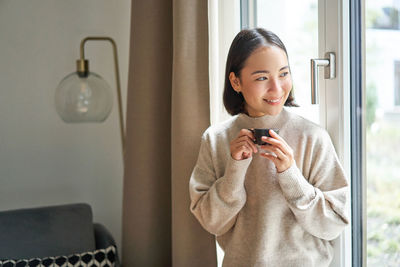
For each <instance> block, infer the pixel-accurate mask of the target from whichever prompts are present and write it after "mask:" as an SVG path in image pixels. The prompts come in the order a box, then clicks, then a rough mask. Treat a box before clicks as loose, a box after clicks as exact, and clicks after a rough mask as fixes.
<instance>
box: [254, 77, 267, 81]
mask: <svg viewBox="0 0 400 267" xmlns="http://www.w3.org/2000/svg"><path fill="white" fill-rule="evenodd" d="M256 80H257V81H265V80H267V77H260V78H257V79H256Z"/></svg>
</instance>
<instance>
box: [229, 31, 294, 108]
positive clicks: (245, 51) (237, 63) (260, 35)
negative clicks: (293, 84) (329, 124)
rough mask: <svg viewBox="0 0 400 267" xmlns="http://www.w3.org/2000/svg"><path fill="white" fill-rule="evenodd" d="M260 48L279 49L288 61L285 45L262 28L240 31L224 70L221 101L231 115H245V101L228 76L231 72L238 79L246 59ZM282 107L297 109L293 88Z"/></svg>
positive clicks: (233, 42) (230, 50)
mask: <svg viewBox="0 0 400 267" xmlns="http://www.w3.org/2000/svg"><path fill="white" fill-rule="evenodd" d="M260 46H276V47H279V48H280V49H282V50H283V51H284V52H285V54H286V57H287V58H288V60H289V57H288V53H287V51H286V47H285V45H284V44H283V42H282V41H281V39H279V37H278V36H277V35H276V34H274V33H273V32H271V31H268V30H265V29H262V28H256V29H246V30H242V31H240V32H239V33H238V34H237V35H236V37H235V39H233V41H232V44H231V47H230V49H229V53H228V59H227V60H226V68H225V86H224V95H223V100H224V106H225V108H226V110H227V111H228V112H229V114H231V115H236V114H239V113H245V109H244V104H245V100H244V97H243V95H242V94H238V93H237V92H236V91H235V90H233V88H232V85H231V82H230V80H229V74H230V73H231V72H233V73H234V74H235V75H236V76H237V77H240V72H241V71H242V69H243V67H244V64H245V62H246V60H247V58H248V57H249V56H250V55H251V53H252V52H253V51H254V50H256V49H257V48H259V47H260ZM284 105H285V106H292V107H293V106H295V107H298V105H297V104H296V103H295V101H294V96H293V88H292V89H291V90H290V93H289V96H288V98H287V100H286V102H285V104H284Z"/></svg>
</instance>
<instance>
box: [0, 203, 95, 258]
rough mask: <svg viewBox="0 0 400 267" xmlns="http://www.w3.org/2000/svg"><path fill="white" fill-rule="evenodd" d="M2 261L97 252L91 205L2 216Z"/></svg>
mask: <svg viewBox="0 0 400 267" xmlns="http://www.w3.org/2000/svg"><path fill="white" fill-rule="evenodd" d="M0 229H1V231H0V240H1V241H0V259H30V258H36V257H38V258H44V257H49V256H57V255H70V254H73V253H81V252H85V251H93V250H95V249H96V247H95V240H94V230H93V219H92V210H91V208H90V206H89V205H88V204H81V203H79V204H69V205H61V206H51V207H41V208H30V209H18V210H11V211H2V212H0Z"/></svg>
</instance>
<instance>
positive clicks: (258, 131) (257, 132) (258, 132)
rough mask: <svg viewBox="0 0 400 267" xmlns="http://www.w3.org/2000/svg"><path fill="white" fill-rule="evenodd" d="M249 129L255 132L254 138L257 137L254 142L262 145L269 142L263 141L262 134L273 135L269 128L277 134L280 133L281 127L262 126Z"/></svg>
mask: <svg viewBox="0 0 400 267" xmlns="http://www.w3.org/2000/svg"><path fill="white" fill-rule="evenodd" d="M249 130H250V131H251V132H252V133H253V135H254V138H255V139H256V140H254V144H257V145H260V146H263V145H267V144H268V143H266V142H264V141H262V140H261V137H262V136H266V137H271V135H270V134H269V130H273V131H274V132H276V133H277V134H278V133H279V129H266V128H261V129H249Z"/></svg>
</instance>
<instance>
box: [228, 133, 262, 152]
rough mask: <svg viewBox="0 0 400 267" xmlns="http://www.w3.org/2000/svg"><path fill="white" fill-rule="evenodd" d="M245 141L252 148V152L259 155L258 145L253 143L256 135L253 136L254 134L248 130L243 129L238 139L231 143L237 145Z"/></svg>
mask: <svg viewBox="0 0 400 267" xmlns="http://www.w3.org/2000/svg"><path fill="white" fill-rule="evenodd" d="M244 140H246V141H247V143H248V144H249V146H250V147H251V150H252V151H253V152H254V153H257V152H258V149H257V146H256V144H254V141H253V140H254V135H253V133H252V132H251V131H250V130H247V129H242V130H240V132H239V134H238V136H237V137H236V139H234V140H233V141H232V142H231V144H233V143H235V142H241V141H244Z"/></svg>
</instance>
